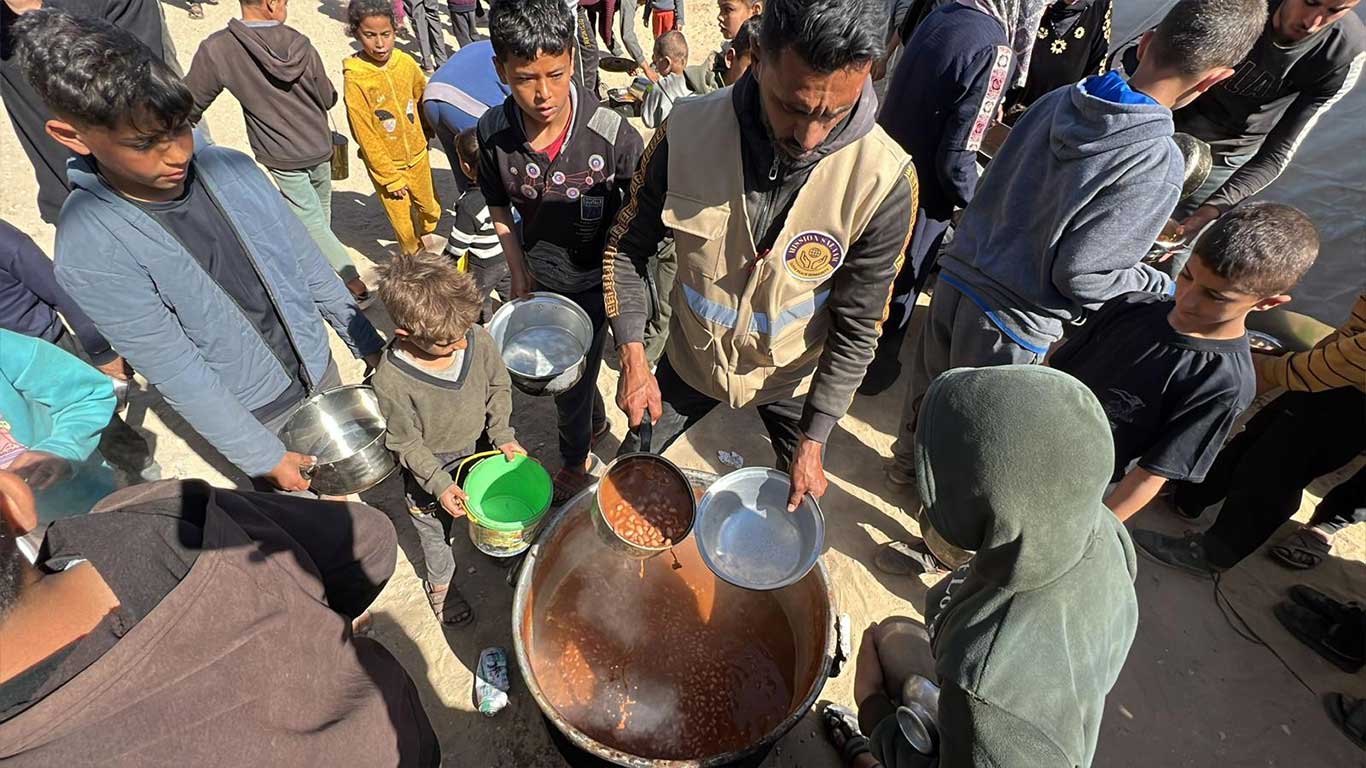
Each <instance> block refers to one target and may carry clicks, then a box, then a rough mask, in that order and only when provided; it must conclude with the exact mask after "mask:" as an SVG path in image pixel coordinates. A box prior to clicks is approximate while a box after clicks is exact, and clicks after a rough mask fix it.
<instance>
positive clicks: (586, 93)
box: [478, 0, 644, 503]
mask: <svg viewBox="0 0 1366 768" xmlns="http://www.w3.org/2000/svg"><path fill="white" fill-rule="evenodd" d="M489 36H490V40H491V42H492V43H493V53H494V67H495V68H496V69H497V70H498V76H499V77H500V78H501V79H502V80H503V82H505V83H507V84H508V86H509V88H510V89H511V91H512V94H511V95H510V96H509V97H508V98H507V100H506V101H505V102H504V103H503V105H502V106H501V107H495V108H493V109H490V110H489V111H487V112H485V113H484V115H483V116H482V117H480V118H479V127H478V134H479V173H478V176H479V188H480V189H481V190H482V191H483V193H484V199H485V201H486V202H487V203H488V207H489V215H490V216H492V218H493V226H494V229H495V231H497V233H498V239H499V241H500V242H501V243H502V245H503V254H504V256H506V257H507V264H508V270H509V271H510V272H511V276H512V290H511V292H512V295H513V297H522V296H526V295H527V294H528V293H530V292H531V291H533V290H547V291H554V292H555V293H558V294H561V295H563V296H564V297H565V298H568V299H569V300H570V301H573V302H574V303H576V304H578V305H579V306H580V307H582V308H583V310H584V312H586V313H588V317H589V318H590V319H591V320H592V322H593V331H594V336H593V343H592V345H591V346H590V348H589V350H588V354H587V357H586V360H585V365H584V370H583V376H582V378H580V379H579V383H578V384H576V385H574V387H572V388H571V389H569V390H568V391H567V392H564V393H563V394H560V395H557V396H556V398H555V408H556V410H557V411H559V432H560V456H561V458H563V460H564V466H563V468H562V469H561V470H560V471H559V472H558V473H557V474H556V475H555V502H556V503H562V502H563V501H564V500H566V499H568V498H569V497H570V496H572V495H573V494H575V493H577V492H578V491H580V490H582V489H583V488H585V487H587V486H588V485H589V483H590V482H591V480H592V478H591V477H590V475H589V473H588V469H589V467H590V466H591V462H592V459H591V456H590V453H589V450H590V447H591V443H592V439H593V437H594V436H596V435H599V434H603V433H605V432H606V430H607V415H606V410H605V408H604V407H603V402H602V396H601V395H600V394H599V393H598V387H597V381H598V367H599V364H600V363H601V362H602V345H603V341H604V339H605V338H606V329H607V315H606V311H605V309H604V307H603V302H602V251H603V247H604V245H605V244H606V241H607V230H608V229H609V228H610V227H611V226H612V222H613V221H614V220H615V219H616V214H617V209H618V208H620V207H621V201H622V199H623V198H624V197H625V191H626V186H627V185H628V184H630V182H631V174H632V173H634V172H635V169H636V164H637V162H638V161H639V160H640V155H641V152H642V151H643V149H644V143H643V142H642V141H641V138H640V134H638V133H636V131H635V129H634V128H632V127H631V126H630V125H629V124H627V122H626V121H625V120H624V119H623V118H622V117H621V116H620V115H618V114H617V113H615V112H613V111H611V110H610V109H604V108H601V107H599V106H598V100H597V98H596V97H595V96H594V95H593V93H592V91H590V90H588V89H586V88H583V87H580V86H575V85H574V83H573V81H572V78H573V77H574V16H573V14H571V13H570V11H569V9H568V8H567V7H566V5H565V3H564V2H563V0H525V1H524V2H517V3H513V2H501V3H495V4H494V5H493V7H492V8H491V9H490V10H489ZM514 208H515V209H516V210H517V213H519V214H521V217H522V221H521V233H520V237H519V236H518V232H517V230H516V229H515V228H514V226H513V217H512V211H513V209H514Z"/></svg>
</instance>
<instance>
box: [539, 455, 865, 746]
mask: <svg viewBox="0 0 1366 768" xmlns="http://www.w3.org/2000/svg"><path fill="white" fill-rule="evenodd" d="M684 473H685V474H686V475H687V476H688V479H689V481H690V483H691V484H692V487H693V490H694V494H695V495H701V494H702V492H703V491H704V489H705V488H706V487H707V486H708V485H709V484H710V483H711V482H712V481H713V480H714V479H715V477H716V476H715V475H712V474H711V473H705V472H696V471H692V470H684ZM593 492H594V491H593V489H591V488H589V489H586V490H584V491H583V492H581V493H579V494H578V495H577V496H575V497H574V498H573V499H571V500H570V501H569V502H567V503H566V504H564V505H563V506H562V507H560V508H559V509H558V510H556V511H554V512H552V513H550V514H549V515H548V516H547V519H546V522H545V527H544V528H543V529H542V531H541V535H540V537H539V538H538V539H537V541H536V543H535V544H533V545H532V547H531V549H530V550H529V551H528V553H527V555H526V560H525V561H524V562H523V564H522V566H521V571H520V573H519V574H518V579H517V588H516V595H515V597H514V601H513V609H512V630H513V645H514V649H515V656H516V659H517V665H518V667H519V668H520V669H521V672H522V676H523V678H524V679H525V681H526V685H527V690H528V692H529V693H530V694H531V696H532V698H533V699H534V700H535V701H536V705H537V706H538V707H540V709H541V711H542V712H543V713H544V714H545V716H546V719H547V720H548V721H549V723H550V725H551V726H552V728H553V729H554V731H555V732H556V733H558V734H560V735H562V736H563V737H564V738H563V740H562V741H561V746H560V749H561V753H562V754H563V755H564V756H565V757H566V759H567V760H568V761H569V763H570V764H571V765H585V764H600V762H599V761H601V762H606V763H608V764H611V765H619V766H631V767H632V768H684V767H685V766H686V767H687V768H717V767H718V766H731V765H737V764H742V763H743V764H746V765H751V764H753V765H757V764H758V762H759V761H760V760H762V758H763V756H764V755H765V754H767V753H768V752H769V751H770V750H771V749H772V748H773V746H774V744H776V743H777V741H778V740H779V739H780V738H782V736H783V735H784V734H785V733H787V732H788V731H789V730H791V729H792V727H793V726H794V725H796V724H797V721H798V720H800V719H801V718H802V716H803V715H804V714H806V712H807V711H808V710H809V709H810V708H811V706H812V704H813V703H814V702H815V701H816V698H817V697H818V696H819V695H820V692H821V689H822V688H823V687H824V685H825V681H826V679H827V678H828V677H830V676H834V675H837V674H838V673H839V668H840V665H841V664H842V663H843V661H844V659H845V656H844V655H843V653H842V651H843V649H845V648H847V645H846V644H845V643H843V642H841V641H840V639H839V638H840V632H841V629H839V628H838V627H841V626H844V624H845V623H846V622H842V621H839V620H838V619H837V617H836V612H835V603H834V595H833V592H832V590H831V585H830V580H829V576H828V575H827V573H826V571H825V568H824V566H823V565H821V564H820V563H817V565H816V567H815V568H813V569H812V570H811V572H810V573H809V574H807V576H806V577H805V578H803V579H801V580H800V581H799V582H797V583H796V584H794V585H792V586H790V587H787V588H785V589H780V590H776V591H773V592H750V591H747V590H742V589H738V588H736V587H733V586H730V585H729V584H726V583H725V582H723V581H721V580H719V579H718V578H717V577H716V576H715V574H713V573H712V572H711V571H710V570H708V569H707V568H706V567H705V566H704V565H703V564H702V562H701V558H700V556H699V555H698V554H697V550H696V547H695V546H693V544H692V540H691V539H690V540H688V541H685V542H683V543H682V544H680V545H678V546H676V547H674V552H675V554H676V555H677V557H678V561H677V563H674V562H673V560H672V558H670V557H667V556H666V557H656V558H654V559H651V560H627V559H623V558H620V557H617V556H616V555H615V554H614V553H613V552H612V551H611V550H609V549H608V548H607V545H606V544H604V543H603V542H602V540H601V539H600V538H599V537H598V535H597V533H596V532H595V531H594V530H593V524H592V521H591V514H590V508H591V506H592V500H593ZM662 615H671V616H673V617H674V618H682V619H684V620H685V626H675V625H674V624H671V623H670V622H668V621H663V622H661V620H660V618H659V617H660V616H662ZM765 633H777V634H775V635H773V636H772V637H769V636H767V635H766V634H765ZM772 641H778V642H777V644H776V645H775V646H772V647H770V645H771V643H772ZM771 650H777V651H779V652H778V653H776V654H769V653H768V651H771ZM618 661H619V662H622V663H619V664H618V663H616V662H618ZM765 667H766V670H767V672H765V670H764V669H763V668H765ZM670 675H673V677H670ZM759 678H762V682H764V683H769V684H770V685H763V684H760V683H761V680H760V679H759ZM775 696H776V699H772V698H770V699H768V700H766V701H764V702H759V703H764V704H767V705H768V708H767V709H766V710H765V715H766V716H765V717H762V718H757V719H756V718H754V717H748V718H747V717H746V715H744V714H743V713H745V712H746V711H748V710H749V709H751V708H753V707H754V706H755V705H756V697H758V698H759V699H763V698H764V697H775ZM717 713H720V714H721V716H724V717H725V718H728V719H727V720H726V721H725V722H724V723H722V724H721V726H722V727H721V729H720V730H721V731H732V730H737V729H742V730H743V735H742V736H741V737H740V740H739V741H737V740H736V738H737V737H736V733H728V734H723V736H722V737H721V738H719V739H718V742H717V743H716V744H713V745H711V747H707V746H705V744H704V746H702V747H700V748H698V747H696V744H695V743H694V745H693V746H694V748H693V749H691V750H689V749H687V748H680V746H679V741H680V740H682V741H684V742H692V741H693V740H694V738H695V737H698V736H701V737H702V738H703V739H704V741H705V739H706V737H707V736H709V735H711V734H714V733H716V732H717V731H716V729H717V722H716V721H715V720H714V719H712V718H714V716H717ZM709 716H711V717H709ZM699 718H701V720H700V721H699ZM727 737H728V738H727ZM565 742H567V744H566V743H565Z"/></svg>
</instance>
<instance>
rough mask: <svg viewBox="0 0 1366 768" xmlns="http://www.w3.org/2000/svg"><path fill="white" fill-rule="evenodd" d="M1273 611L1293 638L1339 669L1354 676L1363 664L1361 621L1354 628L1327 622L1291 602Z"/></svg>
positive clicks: (1280, 605) (1358, 620) (1277, 605)
mask: <svg viewBox="0 0 1366 768" xmlns="http://www.w3.org/2000/svg"><path fill="white" fill-rule="evenodd" d="M1272 612H1273V613H1275V614H1276V618H1277V619H1278V620H1279V621H1280V622H1281V624H1282V626H1284V627H1285V628H1286V629H1287V630H1288V631H1289V632H1290V634H1292V635H1294V636H1295V639H1297V640H1299V641H1300V642H1301V643H1304V644H1305V645H1307V646H1309V648H1310V649H1311V650H1313V651H1314V652H1315V653H1317V654H1318V655H1320V656H1322V657H1323V658H1325V659H1327V660H1328V661H1330V662H1332V663H1333V664H1334V665H1335V666H1337V668H1338V669H1341V670H1342V671H1344V672H1346V673H1348V674H1354V673H1356V672H1357V671H1359V670H1360V669H1361V667H1362V665H1363V659H1362V655H1361V647H1362V642H1361V632H1362V628H1361V626H1360V619H1359V618H1358V619H1357V622H1358V623H1357V625H1356V626H1352V625H1351V624H1343V623H1337V622H1333V621H1330V620H1329V619H1326V618H1324V617H1323V616H1320V615H1319V614H1317V613H1315V612H1313V611H1311V610H1309V609H1308V608H1305V607H1303V606H1299V605H1295V604H1294V603H1278V604H1276V606H1275V607H1274V608H1272Z"/></svg>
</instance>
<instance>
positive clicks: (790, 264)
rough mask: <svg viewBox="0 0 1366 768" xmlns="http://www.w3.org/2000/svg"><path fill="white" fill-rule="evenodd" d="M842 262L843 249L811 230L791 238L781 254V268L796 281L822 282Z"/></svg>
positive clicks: (835, 241)
mask: <svg viewBox="0 0 1366 768" xmlns="http://www.w3.org/2000/svg"><path fill="white" fill-rule="evenodd" d="M843 262H844V247H843V246H841V245H840V242H839V241H838V240H836V239H835V238H833V237H831V236H830V235H827V234H826V233H824V232H817V231H815V230H811V231H809V232H802V233H801V234H799V235H797V236H796V237H794V238H792V240H791V241H789V242H788V244H787V250H786V251H784V252H783V266H784V267H786V268H787V273H788V274H789V275H792V276H793V277H795V278H797V279H798V280H807V281H810V282H815V281H818V280H824V279H825V278H827V277H829V276H830V275H831V274H833V273H834V271H835V270H836V269H839V266H840V264H841V263H843Z"/></svg>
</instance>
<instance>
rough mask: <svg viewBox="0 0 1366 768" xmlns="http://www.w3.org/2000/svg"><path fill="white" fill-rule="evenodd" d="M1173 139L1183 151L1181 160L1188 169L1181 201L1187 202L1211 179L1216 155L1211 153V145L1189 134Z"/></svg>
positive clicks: (1182, 182) (1186, 169) (1185, 172)
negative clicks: (1187, 199)
mask: <svg viewBox="0 0 1366 768" xmlns="http://www.w3.org/2000/svg"><path fill="white" fill-rule="evenodd" d="M1172 139H1173V140H1174V141H1175V142H1176V146H1177V148H1178V149H1180V150H1181V158H1182V160H1184V161H1185V166H1186V167H1185V169H1184V171H1183V174H1182V180H1181V199H1182V200H1185V199H1186V198H1188V197H1190V196H1191V195H1193V194H1195V192H1196V190H1198V189H1200V187H1201V185H1203V184H1204V183H1205V182H1206V181H1207V180H1208V179H1209V174H1210V171H1211V170H1212V169H1213V168H1214V154H1213V153H1212V152H1211V151H1210V148H1209V144H1206V143H1205V142H1204V141H1202V140H1200V139H1197V138H1195V137H1194V136H1192V135H1190V134H1189V133H1178V134H1175V135H1173V136H1172Z"/></svg>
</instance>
